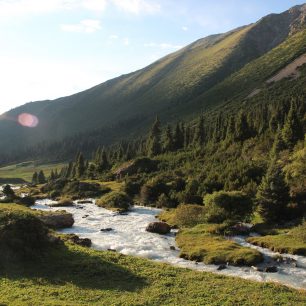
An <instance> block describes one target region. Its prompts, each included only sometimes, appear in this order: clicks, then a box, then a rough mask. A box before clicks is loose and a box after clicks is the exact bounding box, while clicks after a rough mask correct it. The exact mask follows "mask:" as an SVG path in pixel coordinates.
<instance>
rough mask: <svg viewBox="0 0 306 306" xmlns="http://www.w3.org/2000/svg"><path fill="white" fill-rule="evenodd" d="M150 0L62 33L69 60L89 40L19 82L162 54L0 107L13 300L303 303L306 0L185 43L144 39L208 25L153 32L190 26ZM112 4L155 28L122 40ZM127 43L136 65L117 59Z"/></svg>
mask: <svg viewBox="0 0 306 306" xmlns="http://www.w3.org/2000/svg"><path fill="white" fill-rule="evenodd" d="M14 1H17V2H18V1H19V0H13V1H12V2H14ZM155 1H158V0H150V1H149V2H150V4H151V5H152V3H153V2H155ZM220 1H222V0H220ZM237 1H238V0H237ZM25 2H27V0H25ZM98 2H99V1H90V3H89V2H88V1H74V0H72V1H68V2H67V1H64V3H61V1H59V2H56V3H57V5H59V3H61V5H59V6H58V7H53V8H52V10H51V11H52V12H50V11H49V13H44V14H47V15H48V14H51V15H52V14H54V15H57V14H59V13H61V14H63V15H65V14H64V13H65V12H66V11H67V12H68V11H69V12H71V13H74V14H75V13H76V11H78V12H79V13H80V12H83V13H84V12H86V14H90V13H92V8H93V6H96V5H97V3H98ZM149 2H148V1H147V0H141V1H130V0H126V2H125V3H128V4H129V5H133V7H134V11H133V10H130V9H129V8H130V7H131V6H129V5H128V4H126V5H127V6H121V5H122V3H123V2H122V1H110V0H109V1H108V0H107V1H105V2H104V1H103V5H102V4H101V3H102V2H101V3H100V2H99V5H101V6H99V13H98V14H97V12H96V14H95V18H98V19H92V20H91V19H84V20H82V21H81V22H80V23H79V24H61V25H59V24H56V26H55V28H56V29H57V32H54V31H55V30H54V29H53V30H52V29H51V28H49V27H48V29H49V31H50V33H51V32H52V33H53V36H50V37H53V38H54V39H55V41H58V40H57V39H59V40H60V41H61V42H62V43H64V42H65V43H66V41H67V44H64V45H63V46H65V47H63V46H62V45H61V44H58V45H57V47H56V50H54V49H53V47H54V46H50V45H49V44H48V43H47V42H46V41H45V40H44V42H45V44H46V46H47V45H49V48H51V49H52V50H53V53H54V52H55V53H54V54H58V55H59V54H61V55H63V54H64V53H65V52H67V50H68V49H69V48H70V44H72V45H74V46H78V47H77V48H74V49H73V52H71V51H72V50H70V52H69V56H68V57H66V60H65V61H63V62H62V64H61V66H62V67H61V69H59V70H58V71H57V72H56V73H55V74H54V71H53V67H52V68H49V71H48V72H44V73H43V75H40V76H35V73H34V71H35V67H34V66H35V65H34V66H33V73H32V72H31V71H29V72H28V77H29V80H23V81H22V82H20V80H19V81H18V82H19V83H18V82H17V81H16V86H15V83H14V84H13V85H14V86H12V87H11V88H10V92H11V95H12V97H14V96H16V95H17V94H18V88H17V87H18V86H20V88H24V82H28V81H29V82H30V79H31V78H34V77H35V80H36V81H35V82H34V81H33V82H32V83H30V84H32V85H30V86H27V88H26V89H27V90H28V91H29V92H30V91H31V92H32V93H33V91H35V90H34V89H36V91H39V89H40V88H39V86H38V85H37V84H40V86H42V87H43V88H45V85H46V84H43V83H42V82H41V80H44V78H46V79H48V78H49V77H52V78H53V77H54V76H55V77H56V80H55V79H53V81H54V82H55V81H58V80H57V78H58V79H59V80H61V78H63V79H65V82H62V83H63V84H61V85H62V86H59V87H63V88H62V90H63V89H64V88H65V87H66V86H67V87H69V86H70V85H71V84H72V83H73V82H77V83H78V82H81V83H83V82H84V83H83V84H85V83H86V84H89V81H90V80H96V79H97V78H96V77H94V75H95V76H96V75H97V74H98V75H99V80H102V78H101V79H100V73H102V74H103V73H111V72H112V71H117V70H118V69H119V68H118V67H119V66H120V69H121V68H122V67H121V66H124V65H125V64H129V65H130V64H131V63H132V60H133V59H134V60H136V59H137V61H138V58H139V61H140V59H142V60H143V61H144V59H146V60H145V61H144V62H145V63H148V58H150V59H154V61H153V63H151V64H149V65H148V66H146V67H144V65H143V64H142V66H141V67H144V68H141V69H139V67H138V66H137V67H138V70H135V71H134V72H130V73H128V74H123V75H121V76H118V77H115V78H113V79H110V80H108V81H105V82H103V83H100V84H98V85H96V86H94V87H91V88H89V89H86V90H83V91H80V92H77V93H75V94H72V95H67V96H63V97H60V98H57V99H54V100H43V101H36V102H29V103H26V104H24V105H19V106H17V107H13V108H12V109H10V110H8V111H6V112H5V113H3V114H2V115H0V305H74V306H75V305H150V306H151V305H158V306H159V305H179V306H180V305H216V306H217V305H254V306H255V305H256V306H257V305H264V306H266V305H267V306H268V305H271V306H272V305H273V306H274V305H275V306H276V305H277V306H279V305H284V306H287V305H288V306H289V305H301V306H302V305H305V304H306V221H305V220H306V86H305V85H306V55H305V54H306V4H299V5H296V6H294V7H292V8H290V9H287V10H286V11H283V12H280V11H281V9H280V7H281V6H280V4H279V7H278V13H273V14H269V15H266V16H265V17H262V18H260V19H258V16H256V18H255V17H254V18H250V19H248V18H246V20H248V21H250V22H249V23H246V22H245V24H246V25H244V26H241V25H240V26H238V25H237V23H236V22H235V23H233V24H235V26H232V27H231V30H230V28H228V26H227V27H224V25H222V23H219V22H218V23H217V22H216V21H214V24H215V25H218V26H221V27H222V29H223V28H224V31H223V32H222V31H220V33H219V34H213V35H208V36H206V37H203V36H204V35H202V36H200V37H203V38H200V39H197V40H194V41H193V42H191V43H190V40H188V42H189V43H188V44H186V45H185V47H181V45H178V44H175V45H174V44H168V43H157V42H153V41H152V42H150V43H149V42H145V41H147V39H148V41H149V37H150V35H153V34H154V33H155V34H154V35H157V34H158V35H159V37H158V38H160V36H162V35H161V34H163V35H165V36H166V35H167V33H170V32H171V33H172V34H173V33H176V35H172V34H171V38H173V39H178V38H180V39H183V38H184V37H185V38H184V39H186V38H187V37H192V36H190V34H191V31H192V32H193V33H196V32H195V29H194V28H192V27H187V25H186V26H183V25H182V24H180V25H179V26H178V25H177V24H176V27H177V26H178V28H179V29H180V35H178V34H177V32H175V30H174V29H172V28H171V27H168V26H167V27H166V26H165V27H164V28H163V29H162V31H161V29H160V28H158V27H156V25H155V27H156V29H155V27H154V31H153V28H151V30H150V31H149V32H146V27H147V26H148V25H149V24H150V27H151V26H152V25H153V24H154V22H153V21H154V20H155V21H156V20H157V19H158V20H159V22H161V19H163V18H164V19H165V22H166V20H167V25H168V24H169V25H174V24H175V23H177V22H178V21H177V19H178V18H170V17H169V16H168V15H167V16H166V15H162V14H160V13H161V12H160V11H159V10H160V9H162V8H163V6H164V5H170V4H171V3H172V0H170V1H167V4H160V5H157V6H151V5H149ZM151 2H152V3H151ZM178 2H181V1H178ZM178 2H176V4H175V5H178V4H177V3H178ZM190 2H197V1H193V0H192V1H190ZM188 3H189V2H188ZM188 3H187V2H186V3H184V6H189V5H190V4H188ZM199 3H200V1H199V2H198V3H196V6H197V7H198V8H199V9H201V10H202V9H203V7H204V4H203V3H202V4H201V5H200V4H199ZM180 4H182V3H180ZM253 4H254V5H255V4H256V5H258V2H256V3H255V2H254V3H253ZM3 5H4V4H2V3H1V1H0V21H1V9H5V7H4V6H3ZM5 5H7V6H10V5H12V3H11V2H10V3H6V4H5ZM16 5H17V4H16ZM194 5H195V3H194ZM211 5H215V4H211ZM224 5H225V4H224ZM241 5H242V4H241ZM243 5H246V2H244V3H243ZM271 5H272V4H271ZM273 5H275V6H276V4H273ZM102 6H103V7H102ZM135 6H137V7H138V9H137V10H136V11H135ZM261 6H262V7H266V9H267V10H268V11H269V12H270V10H271V8H268V7H267V4H265V5H264V4H261ZM175 7H176V6H175ZM29 8H30V7H29ZM39 8H41V7H40V6H39ZM63 8H65V9H63ZM68 8H69V10H68ZM66 9H67V10H66ZM104 10H106V11H107V12H108V13H109V14H110V15H109V16H113V17H114V16H115V15H113V14H116V18H115V19H116V21H117V22H118V25H120V24H121V25H122V23H121V22H120V20H121V18H123V19H124V20H125V21H126V23H125V24H124V28H126V30H128V28H129V26H132V25H135V24H137V25H139V24H141V25H142V26H138V27H137V29H136V28H134V32H133V33H138V34H137V35H136V34H135V36H133V39H132V37H127V35H126V34H124V35H123V34H121V35H115V34H114V33H108V34H106V33H107V31H109V29H108V28H107V26H106V25H105V27H104V24H103V26H101V24H100V19H99V18H100V16H102V15H103V14H104ZM138 10H145V11H146V13H145V14H144V15H141V14H140V11H138ZM175 11H176V10H175V9H173V12H172V11H171V12H170V11H169V14H170V15H171V14H177V12H176V13H175ZM208 11H209V10H208ZM276 11H277V10H276ZM35 12H36V11H35ZM182 12H183V11H181V13H182ZM202 12H203V11H202ZM229 12H231V10H229ZM247 12H249V13H253V9H248V10H245V14H247ZM36 13H37V14H39V13H38V12H36ZM36 13H35V14H36ZM181 13H180V14H181ZM219 13H220V11H219V9H218V10H217V11H216V12H215V13H214V14H215V15H216V16H217V15H218V14H219ZM100 14H101V15H100ZM117 14H118V15H117ZM130 14H132V15H130ZM146 14H148V16H149V15H150V18H149V17H148V16H147V15H146ZM190 14H191V15H193V14H195V15H196V13H195V12H193V13H190ZM229 14H233V13H229ZM235 14H236V10H235ZM47 15H46V17H47ZM51 15H50V16H51ZM183 15H184V14H183ZM183 15H182V16H181V15H180V18H182V19H184V18H183ZM52 16H53V15H52ZM57 16H58V17H59V15H57ZM84 16H85V15H84ZM119 16H120V18H119ZM131 16H133V18H131ZM143 16H146V18H143ZM161 16H163V17H161ZM254 16H255V15H254ZM261 16H263V15H261ZM147 17H148V18H147ZM176 17H178V16H177V15H176ZM32 18H33V20H34V19H35V20H36V17H34V16H32V17H31V18H29V19H27V18H25V19H22V20H20V22H21V23H23V22H24V23H25V24H26V23H27V22H29V20H32ZM37 18H38V17H37ZM168 18H170V19H171V21H170V19H168ZM180 18H179V19H180ZM17 19H18V18H17ZM111 19H112V18H110V19H107V18H106V19H105V23H106V24H107V22H110V20H111ZM235 19H237V17H235ZM18 20H19V19H18ZM48 20H49V19H48ZM52 20H53V19H52ZM147 20H151V21H152V24H151V22H149V21H147ZM188 20H189V22H191V19H190V18H188ZM254 20H258V21H255V22H254ZM185 21H186V20H185ZM18 22H19V21H18ZM41 22H42V23H43V24H44V25H45V26H47V24H46V23H44V20H43V18H41ZM49 22H51V20H49ZM53 22H54V20H53V21H52V24H53ZM192 22H195V23H197V22H198V19H197V18H195V19H194V20H193V21H192ZM158 24H160V23H158ZM162 24H163V23H162ZM242 24H243V23H242ZM10 26H12V24H10ZM53 26H54V24H53ZM201 27H203V26H201ZM42 28H43V27H42ZM27 29H28V30H29V28H27ZM158 29H159V30H160V31H157V30H158ZM201 29H202V30H203V28H201ZM40 30H41V27H40V26H36V27H35V31H40ZM15 31H17V29H15ZM139 31H144V32H143V33H142V32H141V33H142V34H141V35H140V32H139ZM176 31H177V30H176ZM189 31H190V32H189ZM207 31H208V30H207ZM32 32H33V31H28V33H32ZM161 32H162V33H161ZM208 32H209V31H208ZM35 33H36V32H35ZM145 33H147V34H148V35H149V37H148V38H147V37H146V34H145ZM205 33H206V32H205ZM102 34H103V35H104V36H103V37H104V38H103V39H101V37H102ZM66 35H67V36H66ZM73 35H75V36H73ZM95 35H100V36H95ZM105 35H107V36H105ZM154 35H153V36H154ZM72 37H74V38H72ZM85 37H86V39H85ZM96 37H100V39H95V38H96ZM196 37H199V36H198V35H197V36H196ZM22 38H23V36H22ZM155 38H156V37H155ZM134 39H138V43H136V41H134ZM140 39H141V40H140ZM143 39H145V41H142V40H143ZM19 41H20V39H19V40H16V44H17V42H18V43H19ZM81 42H82V43H81ZM87 43H88V44H87ZM120 44H121V45H120ZM30 45H31V44H29V45H28V47H29V48H30ZM40 45H44V44H40ZM119 45H120V46H121V47H120V48H119V47H118V46H119ZM85 46H86V47H85ZM123 48H125V49H123ZM51 49H50V50H51ZM158 49H159V52H160V53H158V52H156V53H155V55H154V56H153V50H155V51H157V50H158ZM168 49H169V50H172V51H173V52H172V53H169V52H170V51H169V52H166V51H165V50H168ZM97 50H99V52H98V51H97ZM149 50H151V51H152V52H151V51H150V52H151V53H150V52H149ZM15 51H16V52H17V51H18V50H17V48H14V52H15ZM81 51H82V52H81ZM111 51H112V52H111ZM0 52H1V50H0ZM35 52H36V51H35ZM35 52H34V53H33V54H36V53H35ZM37 52H38V51H37ZM80 52H81V53H82V54H81V55H80ZM83 52H84V54H83ZM101 52H102V54H108V57H107V56H106V57H105V59H104V58H103V60H107V61H109V63H107V64H106V63H105V62H104V66H105V67H103V69H102V68H101V65H102V64H100V63H98V62H97V63H95V65H93V66H94V70H92V71H91V73H93V74H91V77H89V75H86V73H89V72H88V71H87V70H86V69H89V70H90V69H92V67H91V66H92V64H93V61H94V60H95V59H96V57H95V56H97V58H100V59H101V55H100V53H101ZM103 52H104V53H103ZM118 52H119V53H118ZM72 53H73V56H72ZM117 53H118V54H120V57H121V58H122V59H123V60H124V61H125V62H126V63H122V62H121V60H120V61H119V62H118V63H117V62H116V61H114V60H111V59H114V58H116V56H117V55H118V54H117ZM149 53H150V54H149ZM50 54H51V53H50ZM77 54H79V57H77ZM85 54H87V56H85ZM89 54H90V56H89ZM94 54H95V56H94ZM144 54H146V55H145V56H144ZM157 54H163V56H157ZM165 54H166V55H165ZM74 55H75V56H76V57H75V58H74ZM98 55H99V56H98ZM149 55H150V56H149ZM66 56H67V54H66ZM38 58H39V56H37V59H38ZM47 58H49V57H47ZM77 58H78V61H80V66H79V64H78V63H76V62H75V61H76V59H77ZM85 58H86V63H85V62H84V59H85ZM156 58H158V59H156ZM32 59H33V63H34V62H35V61H36V58H34V55H33V58H32ZM53 60H54V59H53ZM70 60H71V63H74V67H73V69H72V71H73V72H74V74H75V76H74V75H71V74H70V72H69V73H67V70H65V69H67V63H68V62H69V63H70ZM0 61H1V54H0ZM87 61H88V62H87ZM17 62H18V61H17ZM130 62H131V63H130ZM90 63H91V64H90ZM85 64H86V65H85ZM87 64H88V65H87ZM82 65H85V66H86V69H85V70H86V71H87V72H86V73H85V72H84V76H83V75H82V77H81V78H80V75H79V70H80V67H83V66H82ZM21 66H22V65H21ZM47 66H48V67H49V66H50V63H49V62H48V65H47ZM51 66H53V65H51ZM85 66H84V67H85ZM102 66H103V65H102ZM54 67H57V65H55V64H54ZM65 67H66V68H65ZM133 67H134V66H133ZM135 67H136V66H135ZM62 69H63V70H62ZM122 69H123V68H122ZM30 70H32V69H30ZM50 71H53V75H52V73H51V72H50ZM118 71H119V70H118ZM120 71H121V70H120ZM130 71H133V70H130ZM82 73H83V72H82ZM0 74H1V71H0ZM69 75H70V78H71V80H70V78H69ZM8 76H9V77H8V78H7V75H5V77H4V78H3V82H6V81H9V82H11V81H12V80H11V78H10V76H14V80H15V76H16V73H15V74H13V73H8ZM74 78H75V79H74ZM40 79H41V80H40ZM16 80H18V78H17V76H16ZM85 81H86V82H85ZM71 82H72V83H71ZM87 82H88V83H87ZM18 84H19V85H18ZM26 84H28V83H26ZM35 84H36V85H35ZM69 84H70V85H69ZM95 84H97V83H95ZM52 85H53V84H52V82H50V83H48V86H50V88H51V87H52ZM68 85H69V86H68ZM88 87H89V86H88ZM74 88H80V87H78V86H76V85H75V87H74ZM20 90H21V89H20ZM78 90H79V89H77V90H75V92H76V91H78ZM3 92H7V91H5V90H3ZM54 92H55V91H54ZM1 94H2V92H0V99H1ZM9 101H10V99H9ZM1 103H2V102H1ZM5 105H6V106H8V105H9V104H5ZM14 105H15V106H16V104H14ZM0 106H1V105H0ZM6 109H9V108H8V107H6Z"/></svg>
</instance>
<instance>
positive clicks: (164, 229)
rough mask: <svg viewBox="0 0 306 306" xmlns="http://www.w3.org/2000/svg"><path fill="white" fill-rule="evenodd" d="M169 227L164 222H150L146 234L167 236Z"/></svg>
mask: <svg viewBox="0 0 306 306" xmlns="http://www.w3.org/2000/svg"><path fill="white" fill-rule="evenodd" d="M170 230H171V227H170V226H169V225H168V224H167V223H165V222H151V223H149V225H148V226H147V228H146V231H147V232H150V233H157V234H161V235H164V234H168V233H170Z"/></svg>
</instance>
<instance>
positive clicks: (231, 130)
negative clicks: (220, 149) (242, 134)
mask: <svg viewBox="0 0 306 306" xmlns="http://www.w3.org/2000/svg"><path fill="white" fill-rule="evenodd" d="M234 137H235V119H234V117H233V116H231V117H230V118H229V120H228V123H227V128H226V140H227V141H232V140H233V139H234Z"/></svg>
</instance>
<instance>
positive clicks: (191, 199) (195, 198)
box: [178, 180, 203, 204]
mask: <svg viewBox="0 0 306 306" xmlns="http://www.w3.org/2000/svg"><path fill="white" fill-rule="evenodd" d="M199 187H200V186H199V182H198V181H196V180H191V181H189V182H188V184H187V185H186V188H185V190H184V191H182V192H180V193H179V194H178V200H179V202H181V203H191V204H202V203H203V199H202V197H201V196H200V195H199Z"/></svg>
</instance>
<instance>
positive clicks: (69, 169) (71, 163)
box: [66, 162, 73, 178]
mask: <svg viewBox="0 0 306 306" xmlns="http://www.w3.org/2000/svg"><path fill="white" fill-rule="evenodd" d="M72 168H73V162H69V164H68V167H67V171H66V178H70V177H71V176H72Z"/></svg>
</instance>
